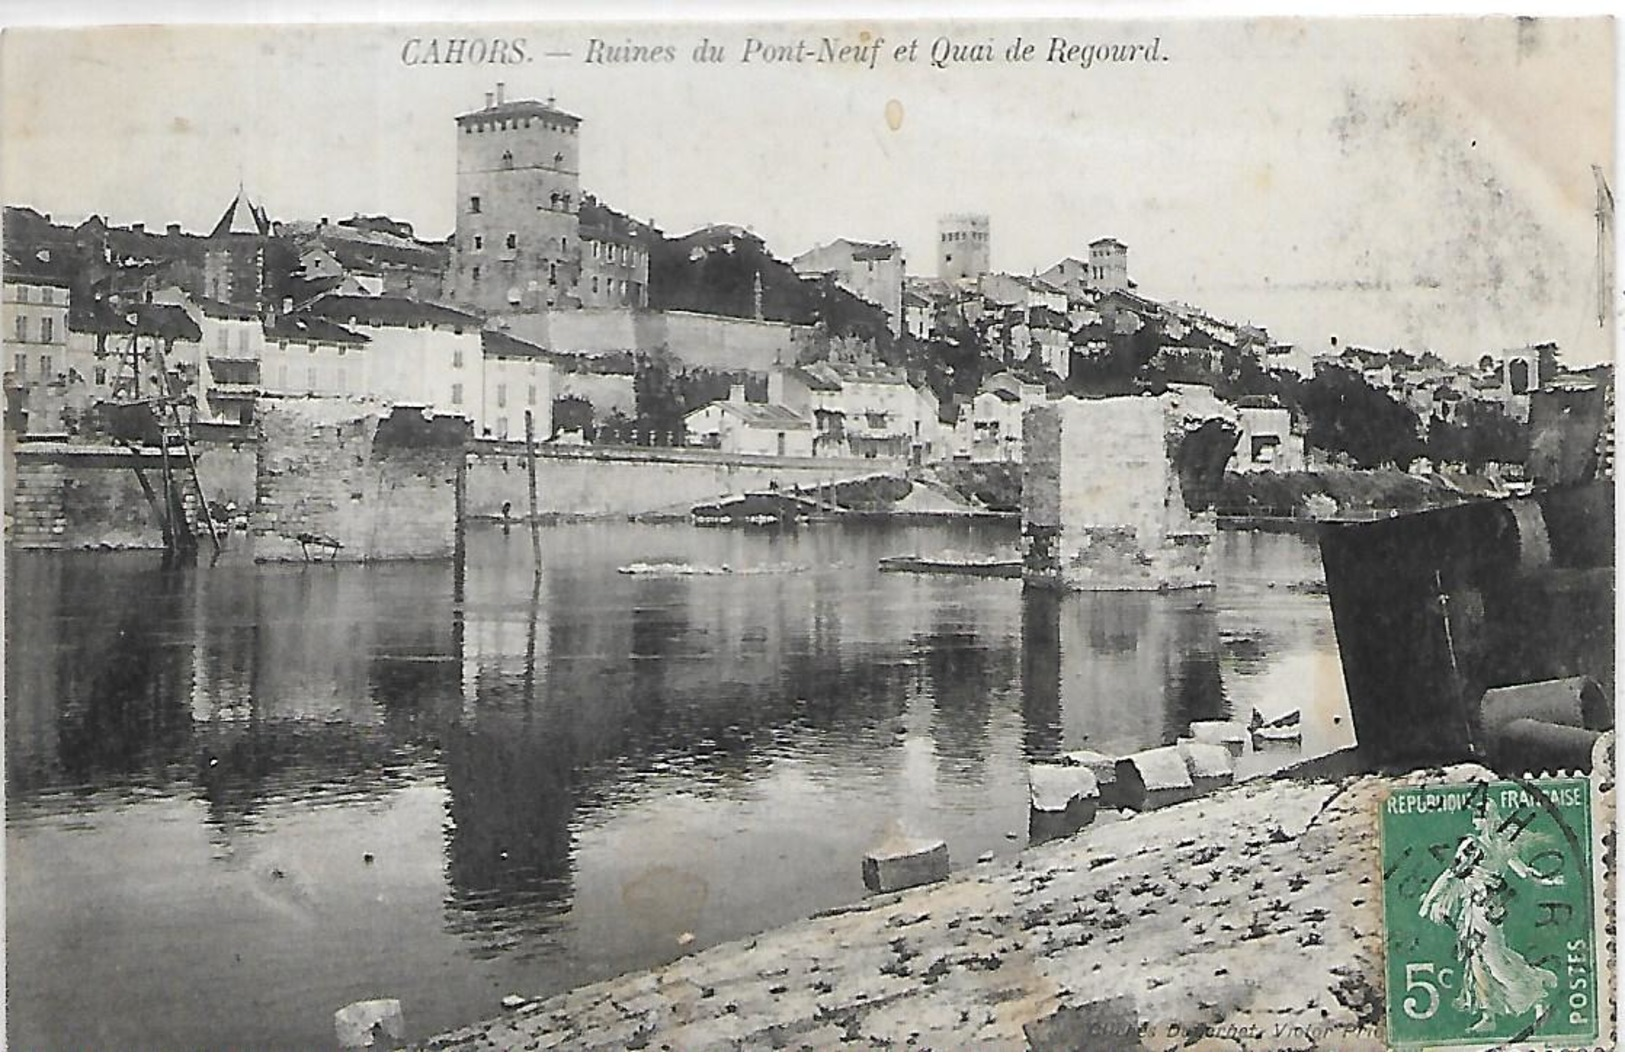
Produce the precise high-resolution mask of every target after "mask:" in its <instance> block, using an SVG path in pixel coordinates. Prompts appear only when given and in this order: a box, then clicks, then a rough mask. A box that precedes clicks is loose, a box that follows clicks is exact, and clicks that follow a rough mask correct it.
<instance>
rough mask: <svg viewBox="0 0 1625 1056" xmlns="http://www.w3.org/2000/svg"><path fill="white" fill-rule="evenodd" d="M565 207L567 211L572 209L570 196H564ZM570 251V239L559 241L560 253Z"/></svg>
mask: <svg viewBox="0 0 1625 1056" xmlns="http://www.w3.org/2000/svg"><path fill="white" fill-rule="evenodd" d="M564 207H565V208H566V209H568V208H569V207H570V196H569V195H568V194H567V195H565V196H564ZM569 251H570V242H569V240H568V239H563V238H561V239H559V252H560V253H568V252H569Z"/></svg>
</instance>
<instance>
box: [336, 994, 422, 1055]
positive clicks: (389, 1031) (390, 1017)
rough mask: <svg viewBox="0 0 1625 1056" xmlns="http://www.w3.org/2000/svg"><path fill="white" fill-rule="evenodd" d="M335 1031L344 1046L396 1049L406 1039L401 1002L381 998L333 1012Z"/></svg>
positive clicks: (342, 1047)
mask: <svg viewBox="0 0 1625 1056" xmlns="http://www.w3.org/2000/svg"><path fill="white" fill-rule="evenodd" d="M333 1033H334V1034H335V1035H337V1036H338V1042H339V1048H341V1049H371V1048H375V1047H381V1048H395V1047H396V1043H399V1042H402V1041H405V1040H406V1021H405V1019H404V1018H403V1017H402V1015H401V1003H400V1002H399V1001H398V1000H396V999H395V998H392V997H380V998H374V999H372V1000H370V1001H356V1002H353V1003H351V1004H348V1005H345V1006H344V1007H343V1008H341V1009H339V1010H338V1011H337V1012H335V1013H333ZM380 1042H383V1043H384V1044H383V1045H379V1043H380Z"/></svg>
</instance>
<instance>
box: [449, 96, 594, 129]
mask: <svg viewBox="0 0 1625 1056" xmlns="http://www.w3.org/2000/svg"><path fill="white" fill-rule="evenodd" d="M508 117H543V118H550V119H552V120H555V121H564V122H566V123H568V124H572V125H579V124H580V123H581V118H579V117H577V116H576V115H575V114H572V113H568V112H566V111H564V110H560V109H559V108H558V107H557V106H555V105H554V104H553V100H551V99H549V100H548V101H547V102H545V103H544V102H540V101H538V100H536V99H510V100H508V101H507V102H502V103H493V104H492V105H490V106H487V107H485V108H483V109H480V110H470V111H469V112H468V113H466V114H458V115H457V123H458V124H459V125H461V124H464V123H465V122H470V121H492V120H496V121H500V120H502V119H503V118H508Z"/></svg>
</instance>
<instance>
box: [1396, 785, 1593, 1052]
mask: <svg viewBox="0 0 1625 1056" xmlns="http://www.w3.org/2000/svg"><path fill="white" fill-rule="evenodd" d="M1592 794H1593V793H1592V788H1591V782H1590V781H1589V780H1588V779H1587V778H1585V777H1543V778H1531V779H1527V780H1503V781H1495V782H1475V783H1471V784H1443V785H1422V786H1417V787H1411V788H1396V789H1395V790H1394V791H1393V794H1392V795H1391V796H1390V797H1389V798H1388V800H1387V802H1386V803H1385V804H1384V806H1383V808H1382V875H1383V923H1384V930H1385V936H1386V941H1387V950H1386V953H1387V970H1386V975H1387V1006H1388V1007H1387V1012H1388V1046H1389V1048H1422V1047H1429V1046H1462V1045H1506V1044H1511V1045H1528V1046H1538V1047H1583V1046H1588V1045H1595V1044H1597V1043H1598V1041H1599V1039H1600V1037H1601V1034H1602V1032H1603V1023H1604V1017H1605V1015H1606V1013H1607V1004H1606V1003H1607V1001H1608V998H1609V995H1608V993H1607V992H1606V990H1605V987H1606V986H1607V985H1608V983H1607V979H1608V973H1607V972H1606V971H1605V972H1604V973H1603V974H1601V975H1599V967H1601V968H1604V969H1606V967H1607V962H1606V956H1607V952H1606V950H1599V948H1598V946H1599V944H1600V943H1601V942H1602V941H1603V932H1602V928H1601V927H1600V920H1599V915H1598V903H1597V899H1598V898H1606V897H1608V894H1607V891H1606V889H1605V885H1603V884H1601V883H1600V882H1599V881H1600V877H1601V873H1600V871H1599V870H1598V869H1597V868H1596V866H1597V864H1598V862H1597V859H1598V857H1599V852H1598V850H1597V847H1596V845H1594V843H1593V839H1594V837H1596V836H1597V835H1598V834H1597V833H1596V832H1594V831H1593V830H1594V825H1595V822H1594V815H1593V813H1592Z"/></svg>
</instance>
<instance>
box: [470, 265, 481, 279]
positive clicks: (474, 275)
mask: <svg viewBox="0 0 1625 1056" xmlns="http://www.w3.org/2000/svg"><path fill="white" fill-rule="evenodd" d="M468 277H469V278H470V279H472V280H473V281H475V282H479V281H480V266H479V265H478V264H476V265H474V267H473V268H471V269H470V270H469V273H468Z"/></svg>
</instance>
